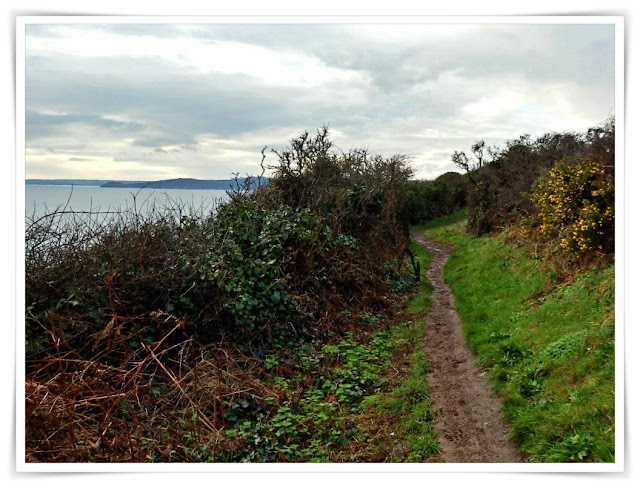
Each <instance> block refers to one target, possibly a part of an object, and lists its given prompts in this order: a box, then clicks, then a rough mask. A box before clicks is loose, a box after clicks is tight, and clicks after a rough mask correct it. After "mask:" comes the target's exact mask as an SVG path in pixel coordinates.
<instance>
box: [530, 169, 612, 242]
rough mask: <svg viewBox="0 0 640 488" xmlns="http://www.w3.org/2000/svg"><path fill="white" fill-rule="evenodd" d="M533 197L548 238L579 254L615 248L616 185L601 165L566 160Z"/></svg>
mask: <svg viewBox="0 0 640 488" xmlns="http://www.w3.org/2000/svg"><path fill="white" fill-rule="evenodd" d="M531 200H532V201H533V202H534V203H535V204H536V206H537V207H538V209H539V213H538V219H539V222H540V225H539V228H538V229H539V232H540V235H541V236H543V237H544V238H548V239H558V242H559V245H560V247H562V248H563V249H565V250H568V251H571V252H572V253H575V254H583V253H586V252H589V251H598V252H612V251H613V244H614V213H615V210H614V203H615V202H614V184H613V177H612V176H611V175H608V174H606V173H605V169H604V168H603V167H602V165H601V164H599V163H596V162H594V161H587V160H583V159H576V160H569V159H567V158H565V159H563V160H562V161H560V162H558V163H557V164H556V165H555V166H554V167H553V168H552V169H551V171H549V173H548V174H546V175H545V176H543V177H542V178H540V180H538V182H537V183H536V184H535V185H534V187H533V194H532V196H531Z"/></svg>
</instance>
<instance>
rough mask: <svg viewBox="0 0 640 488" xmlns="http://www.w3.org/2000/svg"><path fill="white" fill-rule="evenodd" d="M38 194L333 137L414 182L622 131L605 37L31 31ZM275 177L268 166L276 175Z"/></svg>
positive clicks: (217, 28) (480, 28)
mask: <svg viewBox="0 0 640 488" xmlns="http://www.w3.org/2000/svg"><path fill="white" fill-rule="evenodd" d="M25 37H26V39H25V42H26V44H25V54H26V58H25V120H26V126H25V156H26V161H25V172H26V177H27V178H65V179H66V178H94V179H121V180H159V179H168V178H180V177H183V178H202V179H226V178H229V177H231V176H232V175H233V174H235V173H238V174H240V175H241V176H244V175H253V174H257V173H258V172H259V169H260V161H261V154H260V151H261V150H262V149H263V147H265V146H266V147H268V148H274V149H282V148H284V147H285V146H287V145H288V143H289V141H290V140H291V139H292V138H294V137H297V136H298V135H299V134H301V133H302V132H303V131H309V132H311V133H314V132H315V131H316V130H317V129H318V128H320V127H321V126H323V125H327V126H328V127H329V134H330V138H331V140H332V141H333V142H334V143H335V145H336V147H337V148H339V149H340V150H342V151H345V152H346V151H347V150H349V149H352V148H367V149H368V150H369V152H370V153H371V154H380V155H382V156H385V157H391V156H393V155H396V154H404V155H406V156H408V157H409V158H410V160H411V163H412V166H413V168H414V174H415V177H416V178H420V179H433V178H435V177H437V176H439V175H441V174H443V173H445V172H447V171H460V170H459V169H458V168H456V166H455V165H454V164H453V163H452V162H451V154H452V153H453V152H454V151H457V150H466V151H469V148H470V146H471V144H472V143H473V142H475V141H477V140H479V139H483V140H485V141H486V142H487V144H488V145H498V146H504V145H505V143H506V141H507V140H510V139H516V138H518V137H519V136H520V135H522V134H531V135H533V136H536V137H537V136H541V135H542V134H544V133H545V132H550V131H561V132H562V131H585V130H586V129H588V128H589V127H592V126H594V125H597V124H600V123H602V122H604V121H605V120H606V119H607V117H609V116H611V115H614V91H615V89H614V88H615V87H614V85H615V84H614V53H615V49H614V26H613V25H611V24H609V25H607V24H595V25H594V24H508V23H503V24H478V23H475V24H433V23H424V24H406V23H405V24H392V23H378V24H338V23H335V24H318V23H309V24H264V23H263V24H109V23H105V24H88V23H81V24H56V23H54V22H52V23H47V24H28V25H27V26H26V36H25ZM274 161H275V156H274V155H270V156H269V159H268V160H267V163H270V162H271V163H272V162H274Z"/></svg>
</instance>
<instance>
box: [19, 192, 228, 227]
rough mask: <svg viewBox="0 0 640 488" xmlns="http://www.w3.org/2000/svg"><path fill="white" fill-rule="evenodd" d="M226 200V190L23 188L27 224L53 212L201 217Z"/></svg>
mask: <svg viewBox="0 0 640 488" xmlns="http://www.w3.org/2000/svg"><path fill="white" fill-rule="evenodd" d="M227 199H228V195H227V193H226V191H225V190H166V189H163V190H158V189H147V188H102V187H100V186H76V185H74V186H71V185H69V186H67V185H25V217H26V218H27V220H34V219H37V218H39V217H42V216H44V215H47V214H50V213H53V212H54V211H64V212H71V211H73V212H82V213H85V212H91V213H98V212H118V211H125V210H133V209H135V210H136V211H137V212H141V213H143V214H144V213H146V212H151V211H152V210H153V209H154V208H155V209H156V210H158V209H165V208H169V209H177V208H180V209H181V210H182V211H183V214H184V213H186V214H188V213H189V212H199V213H202V212H203V211H205V212H206V211H209V210H211V211H215V208H217V206H219V205H220V203H222V202H224V201H226V200H227Z"/></svg>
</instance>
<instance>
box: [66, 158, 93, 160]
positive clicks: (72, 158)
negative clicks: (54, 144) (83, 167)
mask: <svg viewBox="0 0 640 488" xmlns="http://www.w3.org/2000/svg"><path fill="white" fill-rule="evenodd" d="M67 161H93V159H89V158H69V159H67Z"/></svg>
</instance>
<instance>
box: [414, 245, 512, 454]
mask: <svg viewBox="0 0 640 488" xmlns="http://www.w3.org/2000/svg"><path fill="white" fill-rule="evenodd" d="M421 234H422V233H416V234H414V235H413V238H414V239H415V240H416V241H417V242H419V243H420V244H421V245H423V246H424V247H426V248H427V249H428V250H429V251H431V252H432V253H433V255H434V258H433V261H432V263H431V266H430V268H429V270H428V271H427V276H428V278H429V281H431V283H432V284H433V295H432V306H431V311H430V312H429V315H428V318H427V320H428V324H429V327H428V330H427V344H428V345H427V354H428V356H429V358H430V359H431V362H432V364H433V372H432V373H431V374H430V375H429V385H430V388H431V396H432V399H433V408H434V411H435V412H436V430H437V431H438V435H439V440H440V445H441V446H442V450H443V452H442V454H441V456H440V459H438V461H440V462H445V463H517V462H524V460H523V458H522V456H521V455H520V453H519V451H518V449H517V447H516V446H515V445H514V444H513V443H511V442H510V441H509V440H508V439H507V433H508V426H507V424H506V422H505V421H504V419H503V418H502V413H501V409H500V400H499V399H498V397H497V396H496V395H495V393H493V391H492V389H491V385H490V384H489V382H488V380H487V379H486V378H485V377H484V376H483V373H482V372H481V371H480V370H479V369H478V367H476V366H475V357H474V356H473V354H472V353H471V352H470V351H469V349H468V348H467V346H466V344H465V341H464V336H463V334H462V324H461V322H460V317H459V316H458V313H457V312H456V310H455V308H454V303H453V295H452V293H451V290H450V289H449V287H448V286H447V284H446V283H445V282H444V279H443V278H442V267H443V266H444V263H445V261H446V260H447V258H448V257H449V254H450V252H449V251H448V250H447V249H445V248H443V247H442V246H441V245H440V244H436V243H435V242H432V241H429V240H427V239H425V238H424V237H423V236H422V235H421Z"/></svg>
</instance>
